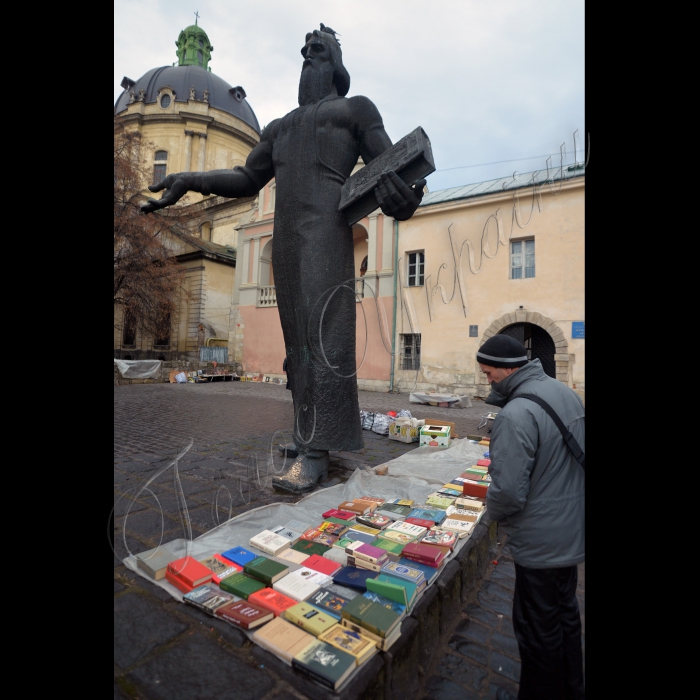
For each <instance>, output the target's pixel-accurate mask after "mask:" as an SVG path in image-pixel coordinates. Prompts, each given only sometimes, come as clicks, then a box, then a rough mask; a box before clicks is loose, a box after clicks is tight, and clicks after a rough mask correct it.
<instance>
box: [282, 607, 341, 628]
mask: <svg viewBox="0 0 700 700" xmlns="http://www.w3.org/2000/svg"><path fill="white" fill-rule="evenodd" d="M282 615H283V617H284V619H285V620H287V621H288V622H291V623H292V624H293V625H297V626H298V627H301V628H302V629H303V630H304V631H305V632H308V633H309V634H313V635H314V637H318V635H319V634H321V633H322V632H325V631H326V630H327V629H329V628H330V627H333V625H335V624H337V623H338V620H337V618H336V617H335V616H333V615H331V614H330V613H327V612H326V611H325V610H321V609H319V608H317V607H315V606H313V605H311V603H309V602H301V603H297V604H296V605H293V606H292V607H290V608H287V609H286V610H285V611H284V613H282Z"/></svg>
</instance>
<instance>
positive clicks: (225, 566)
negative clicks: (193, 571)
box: [199, 554, 242, 583]
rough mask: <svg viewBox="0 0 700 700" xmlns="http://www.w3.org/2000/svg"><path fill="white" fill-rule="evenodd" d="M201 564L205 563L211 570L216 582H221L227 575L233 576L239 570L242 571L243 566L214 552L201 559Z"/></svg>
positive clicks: (213, 579)
mask: <svg viewBox="0 0 700 700" xmlns="http://www.w3.org/2000/svg"><path fill="white" fill-rule="evenodd" d="M199 563H200V564H204V566H206V567H207V569H209V570H210V571H211V578H212V581H214V583H220V582H221V579H224V578H226V577H227V576H232V575H233V574H235V573H237V572H238V571H242V568H241V567H240V566H238V564H234V563H233V562H232V561H229V560H228V559H226V558H225V557H222V556H221V555H220V554H213V555H212V556H210V557H207V558H206V559H200V560H199Z"/></svg>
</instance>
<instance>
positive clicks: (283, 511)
mask: <svg viewBox="0 0 700 700" xmlns="http://www.w3.org/2000/svg"><path fill="white" fill-rule="evenodd" d="M486 449H487V448H486V447H485V446H483V445H476V444H474V443H472V442H470V441H469V440H466V439H465V440H453V441H452V444H451V445H450V447H447V448H435V447H428V446H425V447H418V448H416V449H415V450H411V451H410V452H407V453H406V454H404V455H401V456H400V457H398V458H397V459H394V460H391V461H390V462H386V463H385V464H383V465H380V467H378V468H377V467H375V468H374V469H369V470H367V471H363V470H361V469H357V470H355V471H354V472H353V474H352V476H351V477H350V478H349V479H348V480H347V481H346V482H345V483H344V484H338V485H337V486H331V487H329V488H325V489H318V490H317V491H314V492H313V493H311V494H309V495H308V496H306V497H305V498H302V499H301V500H300V501H297V503H292V504H290V503H271V504H269V505H265V506H260V507H259V508H254V509H253V510H249V511H247V512H246V513H242V514H241V515H238V516H236V517H235V518H231V519H230V520H227V521H226V522H224V523H222V524H221V525H219V526H218V527H216V528H213V529H212V530H210V531H209V532H206V533H204V534H203V535H200V536H199V537H197V538H196V539H194V540H192V541H186V540H181V541H178V543H179V544H181V545H182V546H183V547H186V553H187V554H188V555H189V556H191V557H194V558H195V559H203V558H205V557H207V556H210V555H211V554H213V553H215V552H222V551H225V550H227V549H230V548H231V547H235V546H243V547H247V548H250V544H249V540H250V538H251V537H254V536H255V535H257V534H258V533H259V532H262V531H263V530H267V529H270V528H272V527H275V526H277V525H284V524H286V523H287V522H288V521H289V520H300V521H302V522H304V523H307V525H308V527H311V526H314V525H318V524H319V523H320V522H321V521H322V520H323V515H322V514H323V513H325V512H326V511H327V510H329V509H331V508H336V507H337V506H338V504H339V503H342V502H343V501H349V500H352V499H353V498H358V497H359V496H379V497H381V498H384V499H386V500H390V499H394V498H412V499H413V500H414V501H415V502H416V503H417V504H418V503H423V502H424V501H425V499H426V498H427V497H428V495H429V494H431V493H433V492H434V491H436V490H437V489H438V488H440V487H441V486H442V485H443V484H446V483H447V482H448V481H451V480H452V479H454V478H455V477H456V476H459V475H460V474H461V473H462V472H463V471H464V470H465V469H466V468H467V467H469V466H471V465H472V464H475V463H476V461H477V460H479V459H482V458H483V456H484V452H485V451H486ZM385 467H386V468H387V472H388V473H387V474H386V475H380V474H378V473H376V470H377V469H379V471H380V472H381V471H383V469H382V468H385ZM272 476H274V474H273V473H272V471H271V472H270V473H268V474H267V476H265V477H264V478H263V477H262V475H261V480H260V486H265V485H267V486H269V485H270V480H271V478H272ZM467 539H468V538H467V537H465V538H462V539H461V540H460V541H459V544H458V546H457V547H456V548H455V552H456V551H458V550H459V549H460V548H461V547H462V546H463V543H464V542H466V541H467ZM163 544H168V543H167V542H163ZM252 551H256V552H257V550H255V549H252ZM136 553H138V552H134V554H136ZM261 554H262V552H261ZM183 556H184V553H183ZM265 556H269V555H267V554H266V555H265ZM452 556H454V552H453V554H452V555H450V557H452ZM272 558H273V559H274V557H272ZM123 561H124V564H125V566H127V568H129V569H131V570H132V571H134V572H135V573H137V574H139V575H140V576H143V577H144V578H146V579H147V580H148V581H150V582H151V583H154V584H155V585H156V586H160V587H161V588H162V589H163V590H165V591H167V592H168V593H169V594H170V595H172V596H173V598H175V599H176V600H179V601H182V593H181V592H180V591H179V590H178V589H177V588H175V586H173V585H172V584H171V583H169V582H168V581H167V580H166V579H161V580H160V581H154V580H153V579H152V578H150V576H148V575H146V574H145V573H144V572H143V571H141V569H139V568H138V567H137V566H136V559H135V557H134V556H128V557H126V558H125V559H124V560H123ZM279 561H282V562H283V563H284V564H287V565H288V566H289V569H290V571H294V570H295V569H297V568H298V565H296V564H294V563H293V562H289V561H286V560H279ZM434 580H435V579H433V581H434Z"/></svg>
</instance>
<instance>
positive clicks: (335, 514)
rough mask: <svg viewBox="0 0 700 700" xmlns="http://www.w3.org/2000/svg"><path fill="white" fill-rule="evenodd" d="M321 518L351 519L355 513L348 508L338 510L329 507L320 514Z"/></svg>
mask: <svg viewBox="0 0 700 700" xmlns="http://www.w3.org/2000/svg"><path fill="white" fill-rule="evenodd" d="M322 517H323V518H338V519H339V520H346V521H347V520H352V519H353V518H354V517H355V513H353V512H351V511H349V510H339V509H338V508H331V509H330V510H327V511H326V512H325V513H323V515H322Z"/></svg>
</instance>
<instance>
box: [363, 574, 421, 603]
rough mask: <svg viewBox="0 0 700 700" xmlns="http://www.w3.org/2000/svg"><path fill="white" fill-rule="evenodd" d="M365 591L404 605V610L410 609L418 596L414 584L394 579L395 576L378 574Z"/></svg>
mask: <svg viewBox="0 0 700 700" xmlns="http://www.w3.org/2000/svg"><path fill="white" fill-rule="evenodd" d="M367 591H368V592H371V593H376V594H378V595H382V596H384V597H385V598H388V599H389V600H393V601H395V602H396V603H399V604H401V605H405V606H406V608H410V607H411V606H412V605H413V601H414V600H415V597H416V595H417V594H418V586H417V585H416V584H415V583H411V582H410V581H406V580H404V579H400V578H396V577H395V576H389V575H387V574H379V576H377V578H375V579H373V580H372V581H371V582H370V583H369V585H368V586H367ZM396 612H398V611H396Z"/></svg>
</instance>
